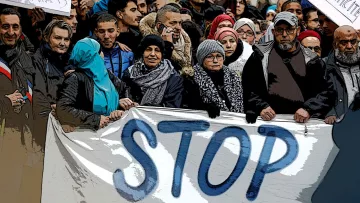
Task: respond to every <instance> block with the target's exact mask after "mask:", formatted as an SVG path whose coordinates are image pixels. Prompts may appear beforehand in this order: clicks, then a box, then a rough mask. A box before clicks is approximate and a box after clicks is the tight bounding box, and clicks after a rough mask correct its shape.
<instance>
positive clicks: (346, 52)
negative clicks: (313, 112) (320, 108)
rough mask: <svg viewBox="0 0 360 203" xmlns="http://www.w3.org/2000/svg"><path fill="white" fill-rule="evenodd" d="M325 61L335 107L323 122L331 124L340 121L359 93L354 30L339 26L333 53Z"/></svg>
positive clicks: (359, 63) (359, 70) (359, 67)
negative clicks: (332, 86)
mask: <svg viewBox="0 0 360 203" xmlns="http://www.w3.org/2000/svg"><path fill="white" fill-rule="evenodd" d="M325 60H326V68H327V72H328V73H329V75H330V77H331V80H332V81H333V83H334V87H335V90H336V93H337V99H336V103H335V107H334V108H332V109H331V111H330V112H329V113H328V114H327V116H326V119H325V122H326V123H328V124H333V123H334V122H335V121H336V119H341V118H342V117H343V116H344V114H345V113H346V111H347V110H348V107H349V106H350V104H351V103H352V101H353V100H354V96H355V94H356V93H358V92H359V82H360V81H359V78H360V51H359V45H358V41H357V33H356V30H355V29H354V28H353V27H351V26H341V27H339V28H338V29H336V30H335V33H334V51H332V52H331V53H330V55H329V57H328V58H327V59H325Z"/></svg>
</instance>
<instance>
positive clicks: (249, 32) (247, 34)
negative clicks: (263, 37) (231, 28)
mask: <svg viewBox="0 0 360 203" xmlns="http://www.w3.org/2000/svg"><path fill="white" fill-rule="evenodd" d="M238 33H239V35H241V36H242V35H244V34H246V36H248V37H252V36H254V33H253V32H251V31H250V30H249V31H247V32H245V31H244V30H238Z"/></svg>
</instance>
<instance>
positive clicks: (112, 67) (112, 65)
mask: <svg viewBox="0 0 360 203" xmlns="http://www.w3.org/2000/svg"><path fill="white" fill-rule="evenodd" d="M110 64H111V70H112V72H113V73H114V75H115V69H114V64H113V62H112V53H111V52H110Z"/></svg>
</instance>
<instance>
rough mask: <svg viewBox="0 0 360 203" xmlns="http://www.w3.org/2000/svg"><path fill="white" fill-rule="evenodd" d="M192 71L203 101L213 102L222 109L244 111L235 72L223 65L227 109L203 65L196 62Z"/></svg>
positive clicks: (237, 77) (238, 81) (240, 89)
mask: <svg viewBox="0 0 360 203" xmlns="http://www.w3.org/2000/svg"><path fill="white" fill-rule="evenodd" d="M194 71H195V73H194V80H195V82H196V83H197V85H198V86H199V88H200V96H201V98H202V101H203V102H204V103H206V104H211V103H215V104H216V105H217V106H218V107H219V108H220V110H222V111H230V112H236V113H243V112H244V106H243V90H242V85H241V81H240V78H239V76H237V75H236V73H235V72H233V71H231V70H229V68H228V67H226V66H223V71H224V90H225V92H226V95H227V97H228V98H229V100H230V103H231V107H230V109H229V108H228V107H227V106H226V104H225V102H223V99H222V98H221V97H220V94H219V92H218V90H217V89H216V87H215V85H214V83H213V81H212V80H211V78H210V77H209V75H208V74H207V73H206V72H205V71H204V69H203V67H201V66H199V64H197V65H196V66H195V67H194Z"/></svg>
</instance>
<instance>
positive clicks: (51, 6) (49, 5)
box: [0, 0, 71, 16]
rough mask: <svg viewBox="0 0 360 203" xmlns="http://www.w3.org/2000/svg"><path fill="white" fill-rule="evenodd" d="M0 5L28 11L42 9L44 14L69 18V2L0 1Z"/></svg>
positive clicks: (61, 0) (42, 0) (50, 0)
mask: <svg viewBox="0 0 360 203" xmlns="http://www.w3.org/2000/svg"><path fill="white" fill-rule="evenodd" d="M0 3H2V4H7V5H12V6H18V7H23V8H28V9H33V8H35V7H40V8H42V9H43V10H44V11H45V12H48V13H53V14H58V15H65V16H70V9H71V0H0Z"/></svg>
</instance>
